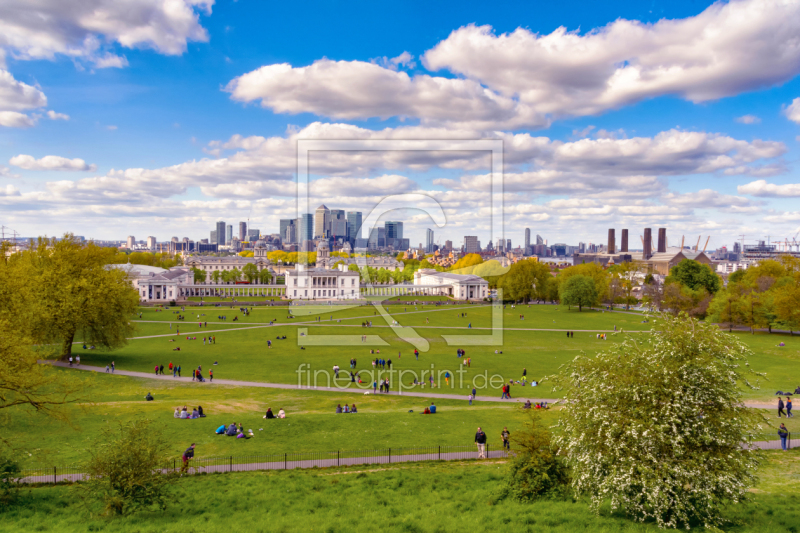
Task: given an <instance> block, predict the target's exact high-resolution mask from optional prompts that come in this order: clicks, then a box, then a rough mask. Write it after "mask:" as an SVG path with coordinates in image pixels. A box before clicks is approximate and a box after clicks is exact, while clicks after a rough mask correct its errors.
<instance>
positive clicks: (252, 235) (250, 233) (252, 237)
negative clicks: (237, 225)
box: [247, 228, 261, 242]
mask: <svg viewBox="0 0 800 533" xmlns="http://www.w3.org/2000/svg"><path fill="white" fill-rule="evenodd" d="M260 235H261V232H260V231H259V230H257V229H255V228H250V229H248V230H247V240H248V241H250V242H256V241H257V240H258V237H259V236H260Z"/></svg>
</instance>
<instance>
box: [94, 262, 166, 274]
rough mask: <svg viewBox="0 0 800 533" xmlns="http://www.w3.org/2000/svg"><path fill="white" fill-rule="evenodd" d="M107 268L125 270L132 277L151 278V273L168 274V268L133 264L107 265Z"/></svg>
mask: <svg viewBox="0 0 800 533" xmlns="http://www.w3.org/2000/svg"><path fill="white" fill-rule="evenodd" d="M107 268H116V269H118V270H124V271H125V272H127V273H129V274H130V275H132V276H139V277H143V276H149V275H150V274H151V273H153V274H161V273H162V272H166V271H167V269H166V268H160V267H154V266H149V265H133V264H131V263H119V264H115V265H107Z"/></svg>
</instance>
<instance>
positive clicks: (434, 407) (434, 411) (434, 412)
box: [430, 402, 436, 415]
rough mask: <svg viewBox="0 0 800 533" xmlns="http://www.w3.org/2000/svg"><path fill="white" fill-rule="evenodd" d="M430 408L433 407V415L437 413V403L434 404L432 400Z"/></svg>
mask: <svg viewBox="0 0 800 533" xmlns="http://www.w3.org/2000/svg"><path fill="white" fill-rule="evenodd" d="M430 409H431V414H432V415H435V414H436V406H435V405H433V402H431V407H430Z"/></svg>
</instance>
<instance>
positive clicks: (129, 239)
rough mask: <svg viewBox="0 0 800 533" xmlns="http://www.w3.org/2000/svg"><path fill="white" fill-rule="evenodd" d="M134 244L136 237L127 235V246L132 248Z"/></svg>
mask: <svg viewBox="0 0 800 533" xmlns="http://www.w3.org/2000/svg"><path fill="white" fill-rule="evenodd" d="M134 246H136V237H134V236H133V235H128V248H130V249H133V247H134Z"/></svg>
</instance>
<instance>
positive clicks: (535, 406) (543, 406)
mask: <svg viewBox="0 0 800 533" xmlns="http://www.w3.org/2000/svg"><path fill="white" fill-rule="evenodd" d="M522 408H523V409H547V401H546V400H545V401H542V402H536V403H535V404H533V405H531V401H530V400H528V401H527V402H525V405H523V406H522Z"/></svg>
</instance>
